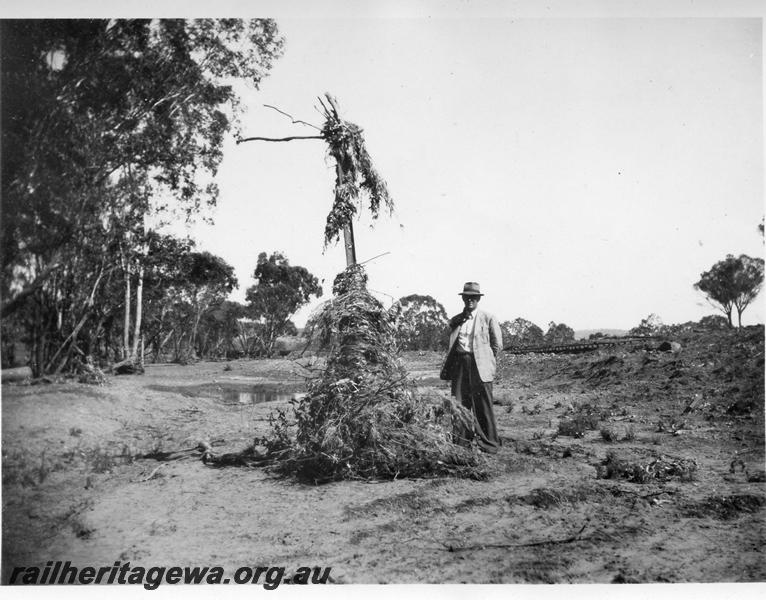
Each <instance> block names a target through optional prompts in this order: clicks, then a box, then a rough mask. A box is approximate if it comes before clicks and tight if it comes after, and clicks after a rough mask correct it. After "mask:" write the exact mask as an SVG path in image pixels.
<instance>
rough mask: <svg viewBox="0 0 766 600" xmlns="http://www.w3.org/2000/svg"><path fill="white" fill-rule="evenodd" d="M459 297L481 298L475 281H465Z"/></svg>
mask: <svg viewBox="0 0 766 600" xmlns="http://www.w3.org/2000/svg"><path fill="white" fill-rule="evenodd" d="M460 295H461V296H483V295H484V294H482V293H481V288H480V287H479V284H478V283H476V282H475V281H467V282H466V284H465V285H464V286H463V291H462V292H460Z"/></svg>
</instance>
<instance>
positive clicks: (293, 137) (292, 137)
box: [237, 135, 324, 144]
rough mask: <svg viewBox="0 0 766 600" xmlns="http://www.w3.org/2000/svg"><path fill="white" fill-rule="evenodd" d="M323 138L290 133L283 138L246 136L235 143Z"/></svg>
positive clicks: (321, 138)
mask: <svg viewBox="0 0 766 600" xmlns="http://www.w3.org/2000/svg"><path fill="white" fill-rule="evenodd" d="M323 139H324V138H323V137H322V136H321V135H291V136H290V137H284V138H267V137H248V138H240V139H238V140H237V144H241V143H242V142H255V141H261V142H291V141H293V140H323Z"/></svg>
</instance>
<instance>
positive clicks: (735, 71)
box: [193, 11, 764, 329]
mask: <svg viewBox="0 0 766 600" xmlns="http://www.w3.org/2000/svg"><path fill="white" fill-rule="evenodd" d="M278 23H279V26H280V29H281V31H282V33H283V34H284V36H285V37H286V51H285V55H284V57H283V58H281V59H280V60H279V61H278V62H276V63H275V66H274V69H273V70H272V72H271V74H270V76H269V77H268V78H267V79H265V80H264V81H263V83H262V85H261V88H260V90H258V91H257V92H256V91H253V90H249V91H248V92H247V93H246V94H245V96H244V104H245V105H247V106H248V108H249V110H248V114H247V115H246V117H245V119H244V121H243V133H244V134H245V135H265V136H283V135H296V134H304V135H310V134H311V133H313V131H312V130H311V129H309V128H306V127H301V126H298V125H293V124H291V122H290V120H289V119H287V118H285V117H283V116H281V115H279V114H278V113H276V112H275V111H272V110H270V109H268V108H265V107H263V104H272V105H275V106H278V107H279V108H281V109H282V110H284V111H287V112H289V113H291V114H292V115H294V116H295V117H296V118H299V119H304V120H306V121H310V122H313V123H315V124H317V125H321V116H320V115H319V114H318V112H317V111H316V110H315V108H314V107H315V106H316V105H317V101H316V96H317V95H320V94H322V93H323V92H325V91H329V92H331V93H333V94H334V95H335V96H336V97H337V98H338V100H339V103H340V106H341V110H342V112H343V116H344V117H345V118H347V119H348V120H351V121H353V122H355V123H357V124H358V125H360V126H361V127H362V128H363V129H364V132H365V138H366V141H367V146H368V150H369V152H370V154H371V155H372V158H373V161H374V164H375V166H376V167H377V168H378V170H379V172H380V173H381V174H382V176H383V177H384V178H385V179H386V180H387V182H388V185H389V189H390V192H391V194H392V196H393V198H394V201H395V204H396V211H395V214H394V216H393V217H392V218H387V217H381V219H379V221H378V222H377V223H375V227H374V228H370V227H369V225H370V224H371V221H370V219H369V215H368V213H367V211H366V210H365V211H363V215H362V217H361V219H360V220H359V221H358V222H356V223H355V224H354V225H355V233H356V242H357V257H358V259H359V260H360V261H364V260H366V259H368V258H371V257H373V256H375V255H378V254H381V253H384V252H389V253H390V254H388V255H386V256H383V257H381V258H378V259H376V260H374V261H372V262H370V263H369V264H368V265H367V268H368V273H369V276H370V282H369V286H370V288H372V289H373V290H376V291H377V292H379V297H380V298H381V300H383V301H384V302H385V303H386V304H390V302H391V299H392V298H400V297H402V296H405V295H409V294H413V293H419V294H428V295H431V296H433V297H434V298H436V299H437V300H438V301H440V302H441V303H442V304H444V306H445V308H446V309H447V312H448V313H454V312H457V311H458V310H459V309H460V307H461V304H460V301H459V297H458V295H457V294H458V292H459V291H460V290H461V289H462V285H463V283H464V282H465V281H469V280H470V281H478V282H480V283H481V286H482V290H483V291H484V292H485V294H486V296H485V298H484V299H483V301H482V307H483V308H485V309H487V310H490V311H491V312H494V313H495V314H496V315H497V316H498V317H499V318H500V319H501V320H506V319H509V320H510V319H514V318H515V317H518V316H523V317H525V318H527V319H530V320H532V321H534V322H535V323H537V324H539V325H540V326H541V327H543V328H544V329H545V326H546V325H547V323H548V322H549V321H556V322H565V323H567V324H568V325H570V326H572V327H573V328H575V329H585V328H598V327H604V328H607V327H612V328H630V327H632V326H635V325H637V324H638V322H639V321H640V320H641V319H642V318H643V317H646V316H647V315H648V314H649V313H657V314H658V315H660V317H661V318H662V319H663V321H664V322H666V323H676V322H683V321H687V320H697V319H699V318H700V317H702V316H704V315H705V314H710V313H712V312H714V309H713V308H712V307H711V306H709V305H708V304H707V303H706V302H705V300H704V298H703V296H702V295H701V294H700V293H698V292H695V290H694V289H693V288H692V285H693V284H694V282H696V281H697V280H698V279H699V275H700V273H701V272H702V271H704V270H706V269H708V268H709V267H710V266H712V265H713V263H715V262H716V261H718V260H720V259H722V258H724V257H725V256H726V255H727V254H729V253H732V254H740V253H746V254H749V255H752V256H761V255H762V253H763V243H762V239H761V237H760V235H759V234H758V231H757V226H758V223H760V221H761V218H762V216H763V212H764V208H763V164H764V162H763V160H764V157H763V117H762V109H763V103H762V56H763V53H762V24H761V21H760V20H759V19H721V18H716V19H702V18H685V19H679V18H672V19H670V18H665V19H663V18H599V19H592V18H575V19H571V18H567V19H560V18H558V19H540V18H521V19H510V18H479V17H473V16H472V15H471V12H470V11H465V13H464V14H463V18H439V17H433V18H417V19H415V18H408V19H397V18H385V19H384V18H368V19H348V18H340V17H336V18H329V19H314V18H304V19H289V18H281V19H278ZM218 181H219V185H220V189H221V195H220V201H219V204H218V207H217V209H216V210H215V212H214V215H213V216H214V218H215V225H214V226H212V227H206V226H203V227H198V228H195V229H194V230H193V233H194V235H195V236H196V237H197V239H198V241H199V244H200V247H202V248H205V249H207V250H210V251H212V252H214V253H216V254H219V255H220V256H222V257H223V258H225V259H226V260H227V261H228V262H229V263H230V264H232V265H233V266H234V267H235V268H236V270H237V275H238V277H239V279H240V290H239V291H238V293H236V294H235V298H237V299H242V298H243V297H244V290H245V289H246V287H247V286H249V285H252V283H253V281H252V279H251V275H252V272H253V270H254V268H255V263H256V260H257V255H258V253H259V252H261V251H266V252H269V253H271V252H272V251H275V250H279V251H282V252H283V253H284V254H285V255H286V256H287V257H288V258H289V260H290V261H291V263H292V264H298V265H303V266H305V267H307V268H308V269H309V270H310V271H311V272H312V273H314V274H315V275H317V276H318V277H319V278H320V279H324V287H325V290H326V294H329V293H330V288H331V284H332V280H333V277H334V276H335V274H336V273H337V272H338V271H340V270H342V268H343V267H344V255H343V249H342V245H339V246H337V247H333V248H331V249H329V250H328V251H327V252H325V253H324V254H323V253H322V235H323V231H324V220H325V217H326V214H327V212H328V210H329V208H330V205H331V202H332V189H333V164H332V160H331V159H329V158H327V156H326V147H325V144H324V142H323V141H321V140H313V141H296V142H290V143H284V144H274V143H264V142H248V143H245V144H241V145H240V146H235V145H234V144H233V143H232V144H230V145H229V146H228V147H227V149H226V153H225V159H224V162H223V165H222V168H221V170H220V172H219V177H218ZM763 313H764V311H763V309H762V302H761V301H760V299H759V301H758V305H757V306H753V307H751V308H749V309H748V310H747V311H746V312H745V322H746V323H753V322H762V321H763ZM307 314H308V309H304V310H303V311H301V313H299V315H298V316H297V317H296V322H297V324H298V325H299V326H300V325H302V324H303V321H305V318H306V315H307Z"/></svg>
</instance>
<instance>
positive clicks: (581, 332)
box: [574, 329, 628, 340]
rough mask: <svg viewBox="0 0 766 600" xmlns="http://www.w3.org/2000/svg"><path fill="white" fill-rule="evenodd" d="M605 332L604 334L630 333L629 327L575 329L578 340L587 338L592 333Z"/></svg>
mask: <svg viewBox="0 0 766 600" xmlns="http://www.w3.org/2000/svg"><path fill="white" fill-rule="evenodd" d="M599 332H601V333H603V334H604V335H610V336H611V335H625V334H626V333H628V330H627V329H580V330H579V331H575V334H574V335H575V339H576V340H587V339H588V336H590V334H592V333H599Z"/></svg>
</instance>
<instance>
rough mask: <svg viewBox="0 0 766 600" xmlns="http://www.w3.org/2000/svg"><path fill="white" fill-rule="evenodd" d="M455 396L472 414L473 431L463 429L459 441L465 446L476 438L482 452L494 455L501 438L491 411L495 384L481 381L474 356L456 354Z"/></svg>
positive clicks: (454, 373) (453, 384) (453, 393)
mask: <svg viewBox="0 0 766 600" xmlns="http://www.w3.org/2000/svg"><path fill="white" fill-rule="evenodd" d="M452 395H453V396H455V399H456V400H457V401H458V402H460V404H462V405H463V406H464V407H465V408H467V409H468V410H470V411H471V412H472V413H473V425H474V426H473V431H468V430H467V429H466V428H465V427H464V428H463V431H462V432H460V434H459V437H460V438H461V440H460V441H462V442H464V443H465V442H467V441H468V440H470V439H472V438H473V437H474V436H475V438H476V442H477V443H478V444H479V448H480V449H481V450H483V451H484V452H490V453H492V454H495V453H496V452H497V450H498V448H499V447H500V436H498V435H497V425H496V424H495V413H494V411H493V410H492V383H491V382H490V383H487V382H484V381H482V380H481V376H480V375H479V370H478V368H477V367H476V360H475V359H474V357H473V354H460V353H458V354H457V356H456V360H455V366H454V371H453V378H452Z"/></svg>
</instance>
